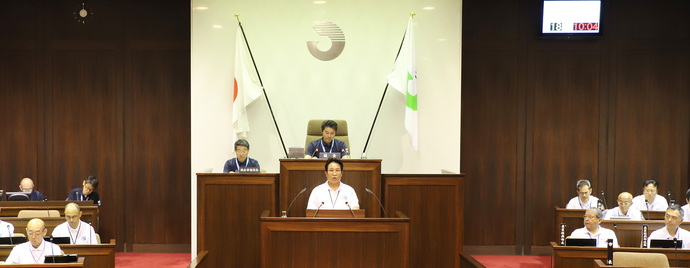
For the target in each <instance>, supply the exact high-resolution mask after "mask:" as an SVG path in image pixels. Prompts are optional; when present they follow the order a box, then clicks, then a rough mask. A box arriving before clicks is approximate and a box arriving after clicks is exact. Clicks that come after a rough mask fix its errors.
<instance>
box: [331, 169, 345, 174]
mask: <svg viewBox="0 0 690 268" xmlns="http://www.w3.org/2000/svg"><path fill="white" fill-rule="evenodd" d="M341 171H342V170H340V169H329V170H328V173H340V172H341Z"/></svg>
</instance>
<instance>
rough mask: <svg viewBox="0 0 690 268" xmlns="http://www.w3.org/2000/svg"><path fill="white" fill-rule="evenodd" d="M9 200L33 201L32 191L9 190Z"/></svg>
mask: <svg viewBox="0 0 690 268" xmlns="http://www.w3.org/2000/svg"><path fill="white" fill-rule="evenodd" d="M6 195H7V201H31V193H25V192H7V193H6Z"/></svg>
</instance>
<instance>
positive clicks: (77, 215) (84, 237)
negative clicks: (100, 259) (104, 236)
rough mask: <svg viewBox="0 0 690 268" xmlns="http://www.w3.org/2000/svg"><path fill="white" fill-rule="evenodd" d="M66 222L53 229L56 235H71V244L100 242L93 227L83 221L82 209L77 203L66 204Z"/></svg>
mask: <svg viewBox="0 0 690 268" xmlns="http://www.w3.org/2000/svg"><path fill="white" fill-rule="evenodd" d="M65 219H66V220H67V221H66V222H63V223H61V224H60V225H58V226H57V227H55V229H53V233H52V235H53V236H54V237H69V241H70V244H98V239H97V238H96V232H94V230H93V227H92V226H91V225H89V224H87V223H85V222H83V221H81V220H80V219H81V209H80V208H79V205H77V204H75V203H69V204H67V205H66V206H65Z"/></svg>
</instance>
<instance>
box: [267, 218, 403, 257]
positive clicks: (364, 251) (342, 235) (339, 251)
mask: <svg viewBox="0 0 690 268" xmlns="http://www.w3.org/2000/svg"><path fill="white" fill-rule="evenodd" d="M267 215H268V212H265V214H263V215H262V217H261V267H271V268H272V267H300V268H301V267H396V268H397V267H408V250H409V244H408V243H409V224H410V219H409V218H407V216H405V214H403V213H400V212H396V216H397V217H396V218H363V219H354V218H350V219H332V218H303V217H299V218H296V217H288V218H280V217H267Z"/></svg>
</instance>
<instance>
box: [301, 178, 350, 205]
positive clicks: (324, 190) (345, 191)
mask: <svg viewBox="0 0 690 268" xmlns="http://www.w3.org/2000/svg"><path fill="white" fill-rule="evenodd" d="M321 202H323V206H321V208H320V209H350V208H349V207H348V206H347V205H346V204H345V202H347V203H348V205H350V207H359V199H357V193H355V189H353V188H352V187H351V186H350V185H347V184H345V183H342V182H340V187H338V189H337V190H335V191H333V189H331V187H330V186H328V182H325V183H323V184H319V186H316V187H314V190H312V191H311V195H309V203H308V204H307V209H317V208H319V205H321Z"/></svg>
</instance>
